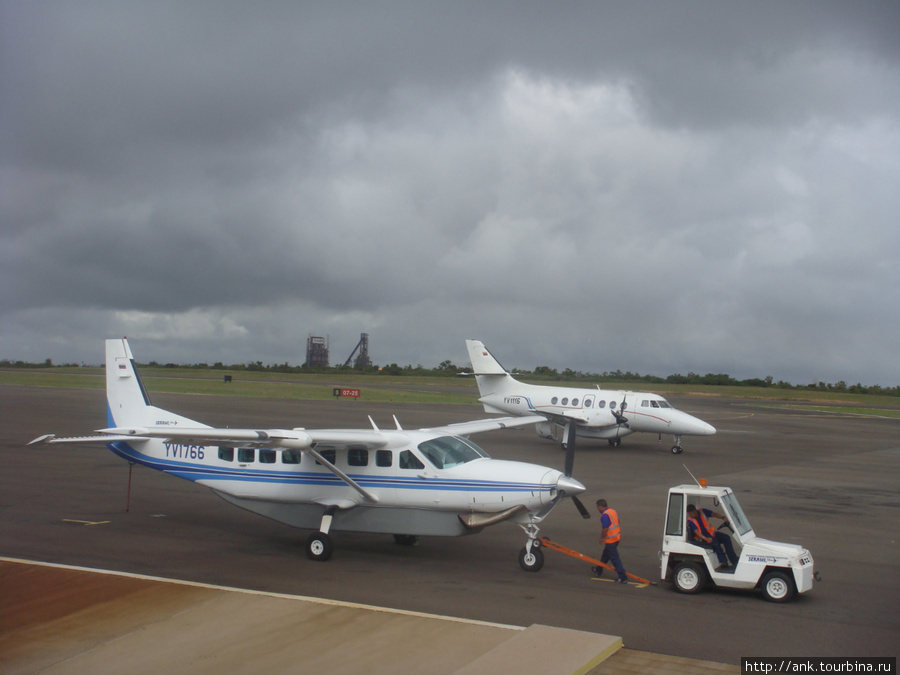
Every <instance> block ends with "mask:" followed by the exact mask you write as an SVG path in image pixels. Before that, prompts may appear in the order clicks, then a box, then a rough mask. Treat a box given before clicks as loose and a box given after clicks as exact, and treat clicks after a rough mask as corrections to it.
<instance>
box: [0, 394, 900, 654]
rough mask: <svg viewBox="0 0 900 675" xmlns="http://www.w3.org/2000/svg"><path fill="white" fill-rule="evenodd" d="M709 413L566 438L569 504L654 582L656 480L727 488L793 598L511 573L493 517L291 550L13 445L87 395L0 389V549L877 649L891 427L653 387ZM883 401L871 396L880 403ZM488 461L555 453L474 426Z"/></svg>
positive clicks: (574, 620) (580, 623) (893, 484)
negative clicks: (704, 431) (601, 505)
mask: <svg viewBox="0 0 900 675" xmlns="http://www.w3.org/2000/svg"><path fill="white" fill-rule="evenodd" d="M364 394H365V393H364V392H363V399H362V400H359V401H322V402H306V401H300V402H298V401H286V400H261V399H239V398H230V397H212V396H176V395H168V396H166V395H157V396H154V403H155V404H156V405H158V406H160V407H164V408H167V409H170V410H174V411H177V412H179V413H180V414H183V415H186V416H188V417H192V418H194V419H197V420H200V421H202V422H205V423H207V424H211V425H215V426H235V427H250V426H252V427H292V426H305V427H360V428H363V427H366V426H368V420H367V419H366V415H372V417H373V418H374V419H375V420H376V422H379V423H380V424H383V425H385V426H387V425H392V424H393V422H392V419H391V415H393V414H396V415H397V417H398V418H399V420H400V422H401V423H402V424H403V425H404V426H406V427H420V426H434V425H440V424H446V423H450V422H459V421H464V420H468V419H477V418H481V417H484V416H485V415H484V413H483V411H482V410H481V408H480V406H474V405H473V406H449V405H447V406H444V405H411V404H372V403H367V402H366V401H365V399H364ZM670 400H671V402H672V403H673V404H674V405H676V406H677V407H679V408H681V409H684V410H686V411H688V412H690V413H691V414H694V415H697V416H698V417H700V418H701V419H704V420H706V421H708V422H710V423H711V424H713V425H715V426H716V427H717V429H718V433H717V434H716V435H715V436H711V437H699V438H689V437H686V438H685V439H684V442H683V445H684V447H685V451H684V454H682V455H672V454H671V453H670V452H669V447H670V446H671V438H666V437H664V438H663V439H662V441H661V442H660V441H657V438H656V437H655V436H649V435H641V434H635V435H633V436H629V437H627V438H625V439H624V440H623V442H622V445H621V447H619V448H615V449H613V448H610V447H609V446H608V445H607V444H606V443H605V442H603V443H600V442H594V441H587V440H580V441H579V446H578V454H577V458H576V462H575V472H574V473H575V476H576V477H577V478H578V479H579V480H580V481H581V482H582V483H584V484H585V486H586V487H587V488H588V492H587V493H586V495H584V498H583V501H585V503H592V502H593V501H594V500H595V499H596V498H598V497H601V496H602V497H604V498H605V499H607V501H608V502H609V503H610V505H611V506H613V507H614V508H616V510H617V511H618V512H619V514H620V517H621V521H622V528H623V538H622V543H621V544H620V552H621V554H622V558H623V561H624V563H625V565H626V567H627V568H628V570H629V571H630V572H633V573H635V574H637V575H639V576H642V577H645V578H648V579H658V578H659V563H658V557H657V554H658V551H659V548H660V540H661V536H662V529H663V518H664V508H665V500H666V490H667V489H668V488H669V487H670V486H672V485H677V484H679V483H683V482H689V481H690V476H689V475H688V473H687V471H686V470H685V468H684V466H683V465H686V466H687V468H689V469H690V471H691V472H693V474H694V475H696V476H697V477H705V478H707V479H708V481H709V483H710V484H721V485H729V486H731V487H732V488H734V490H735V492H736V494H737V496H738V498H739V499H740V501H741V504H742V506H743V508H744V510H745V512H746V513H747V516H748V517H749V519H750V522H751V523H752V525H753V527H754V529H755V531H756V533H757V534H758V535H759V536H762V537H765V538H768V539H773V540H776V541H786V542H796V543H801V544H803V545H804V546H806V547H807V548H809V549H810V551H811V552H812V554H813V556H814V558H815V561H816V569H817V570H818V571H819V572H820V573H821V574H822V576H823V581H822V582H821V583H819V584H818V585H817V586H816V587H815V588H814V589H813V591H811V592H810V593H808V594H806V595H804V596H801V597H800V598H799V599H798V600H797V601H796V602H794V603H790V604H787V605H776V604H771V603H767V602H764V601H763V600H761V599H760V598H759V597H758V596H756V595H753V594H745V593H736V592H722V591H709V592H705V593H703V594H701V595H698V596H684V595H679V594H677V593H675V592H673V591H672V590H671V589H670V588H669V587H668V585H666V584H661V585H660V586H657V587H652V586H651V587H644V588H641V587H637V586H631V585H630V586H626V587H622V586H617V585H615V584H612V583H610V582H606V581H597V580H593V579H592V578H591V575H590V573H589V569H588V568H587V566H586V565H584V564H583V563H579V562H577V561H575V560H573V559H571V558H568V557H565V556H562V555H559V554H556V553H554V552H550V551H548V552H547V554H546V555H547V558H546V564H545V566H544V569H543V570H541V571H540V572H538V573H536V574H533V573H526V572H523V571H522V570H521V569H520V568H519V566H518V563H517V560H516V556H517V553H518V551H519V549H520V548H521V547H522V545H523V544H524V541H525V538H524V535H523V533H522V532H521V531H520V530H519V529H518V528H517V527H515V526H513V525H510V524H501V525H499V526H496V527H493V528H489V529H488V530H486V531H485V532H483V533H481V534H478V535H474V536H469V537H463V538H453V539H441V538H423V539H421V540H420V543H419V544H418V545H417V546H415V547H411V548H410V547H403V546H396V545H394V543H393V540H392V539H391V538H390V537H385V536H380V535H363V534H346V533H336V534H335V554H334V557H333V558H332V559H331V560H330V561H328V562H326V563H317V562H312V561H309V560H308V559H307V558H306V556H305V553H304V546H303V544H304V541H305V538H306V535H307V534H308V533H307V532H305V531H298V530H294V529H292V528H289V527H287V526H284V525H281V524H279V523H275V522H272V521H268V520H265V519H263V518H260V517H258V516H255V515H253V514H250V513H246V512H244V511H241V510H239V509H236V508H234V507H232V506H229V505H228V504H226V503H225V502H224V501H222V500H220V499H219V498H217V497H216V496H215V495H213V494H212V493H211V492H209V491H208V490H206V489H205V488H202V487H198V486H196V485H193V484H190V483H187V482H185V481H182V480H179V479H176V478H173V477H170V476H165V475H162V474H159V473H157V472H153V471H150V470H147V469H142V468H140V467H138V468H135V470H134V473H133V476H132V485H131V498H130V509H129V511H128V512H126V511H125V507H126V496H127V483H128V466H127V464H125V463H124V462H122V461H121V460H119V459H117V458H116V457H114V456H113V455H112V454H111V453H110V452H108V451H106V450H104V449H100V448H87V447H77V446H73V447H48V446H41V447H29V448H25V447H24V445H25V443H27V442H28V441H29V440H31V439H33V438H35V437H37V436H39V435H41V434H44V433H51V432H52V433H57V434H59V435H78V434H83V433H85V432H87V431H90V430H93V429H98V428H101V427H103V426H105V423H106V420H105V398H104V394H103V393H102V392H98V391H88V390H63V389H43V388H35V387H15V386H0V406H2V410H3V416H2V424H3V430H2V438H0V447H2V451H3V458H4V464H3V469H2V471H0V507H2V519H0V556H5V557H11V558H23V559H31V560H38V561H47V562H55V563H64V564H68V565H76V566H84V567H93V568H101V569H114V570H121V571H124V572H130V573H137V574H145V575H150V576H154V577H166V578H173V579H183V580H188V581H195V582H200V583H207V584H217V585H222V586H228V587H235V588H248V589H254V590H259V591H265V592H270V593H282V594H289V595H301V596H312V597H319V598H328V599H333V600H340V601H345V602H353V603H362V604H366V605H373V606H379V607H390V608H396V609H401V610H405V611H412V612H423V613H428V614H437V615H446V616H453V617H461V618H467V619H473V620H478V621H483V622H490V623H497V624H504V625H512V626H530V625H532V624H543V625H547V626H553V627H560V628H569V629H573V630H578V631H588V632H594V633H604V634H609V635H618V636H622V638H623V640H624V644H625V646H626V647H627V648H629V649H635V650H642V651H647V652H655V653H660V654H669V655H673V656H679V657H686V658H695V659H702V660H706V661H715V662H720V663H726V664H737V663H739V660H740V657H741V656H781V655H797V656H897V653H898V646H897V645H898V644H900V640H898V636H900V610H898V607H900V573H898V572H900V554H898V542H897V525H896V523H897V516H898V507H900V496H898V491H897V490H898V487H900V433H898V432H900V423H898V422H897V421H896V420H885V419H874V418H867V417H849V416H836V415H829V414H824V413H816V412H808V411H803V410H797V409H778V408H771V407H758V406H755V405H752V403H753V402H752V401H745V400H727V399H719V398H711V397H691V398H683V399H675V398H674V397H673V398H671V399H670ZM887 400H889V399H887ZM477 440H478V443H479V445H481V446H482V447H484V448H485V449H486V450H487V451H488V452H489V453H491V455H492V456H494V457H498V458H504V459H518V460H522V461H529V462H535V463H539V464H544V465H547V466H553V467H557V468H562V463H563V454H562V453H561V452H560V451H559V450H558V448H557V447H556V446H555V445H554V444H552V443H550V442H547V441H543V440H541V439H539V438H537V436H536V435H534V433H533V431H532V430H530V429H523V430H514V431H513V430H509V431H502V432H493V433H489V434H482V435H479V436H478V438H477ZM541 533H542V534H544V535H547V536H549V537H550V538H552V539H554V540H556V541H558V542H560V543H563V544H565V545H566V546H568V547H570V548H574V549H576V550H579V551H583V552H585V553H587V554H589V555H590V554H592V553H593V554H596V553H598V552H599V550H600V547H599V545H598V544H597V536H598V534H599V520H598V519H596V518H594V519H592V520H588V521H585V520H582V519H581V518H580V517H579V516H578V514H577V512H576V511H575V509H574V507H572V506H570V505H568V504H563V505H561V506H560V508H558V509H557V510H556V511H554V512H553V514H552V515H551V516H550V517H549V518H548V519H547V520H546V521H545V523H544V525H543V527H542V532H541Z"/></svg>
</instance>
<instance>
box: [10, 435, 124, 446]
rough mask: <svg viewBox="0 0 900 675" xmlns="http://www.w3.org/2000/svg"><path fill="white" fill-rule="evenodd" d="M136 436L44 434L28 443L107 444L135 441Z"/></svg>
mask: <svg viewBox="0 0 900 675" xmlns="http://www.w3.org/2000/svg"><path fill="white" fill-rule="evenodd" d="M133 440H135V437H134V436H120V435H114V434H104V435H99V434H98V435H94V436H70V437H68V438H57V436H56V434H44V435H43V436H38V437H37V438H35V439H34V440H33V441H29V442H28V443H26V445H36V444H38V443H97V444H98V445H106V444H107V443H115V442H116V441H133Z"/></svg>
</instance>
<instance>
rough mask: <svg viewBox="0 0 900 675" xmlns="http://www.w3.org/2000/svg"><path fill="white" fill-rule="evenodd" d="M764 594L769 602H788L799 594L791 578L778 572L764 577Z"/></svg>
mask: <svg viewBox="0 0 900 675" xmlns="http://www.w3.org/2000/svg"><path fill="white" fill-rule="evenodd" d="M762 592H763V597H764V598H765V599H766V600H768V601H769V602H787V601H788V600H790V599H791V598H793V597H794V596H795V595H796V594H797V588H796V587H795V586H794V580H793V579H791V577H789V576H788V575H787V574H786V573H785V572H779V571H777V570H776V571H774V572H769V573H768V574H767V575H766V576H764V577H763V580H762Z"/></svg>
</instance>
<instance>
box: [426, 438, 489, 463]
mask: <svg viewBox="0 0 900 675" xmlns="http://www.w3.org/2000/svg"><path fill="white" fill-rule="evenodd" d="M419 452H421V453H422V454H423V455H425V458H426V459H427V460H428V461H429V462H431V463H432V464H434V466H435V468H437V469H449V468H451V467H454V466H459V465H460V464H465V463H466V462H471V461H472V460H474V459H479V458H481V457H488V454H487V453H486V452H485V451H484V450H482V449H481V448H479V447H478V446H477V445H475V444H474V443H473V442H472V441H469V440H466V439H465V438H460V437H458V436H441V437H440V438H432V439H431V440H430V441H423V442H422V443H419Z"/></svg>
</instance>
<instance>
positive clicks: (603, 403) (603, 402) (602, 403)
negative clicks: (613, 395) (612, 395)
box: [597, 401, 606, 408]
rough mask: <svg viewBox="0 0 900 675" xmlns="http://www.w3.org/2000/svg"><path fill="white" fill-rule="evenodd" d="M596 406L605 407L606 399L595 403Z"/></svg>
mask: <svg viewBox="0 0 900 675" xmlns="http://www.w3.org/2000/svg"><path fill="white" fill-rule="evenodd" d="M597 407H598V408H605V407H606V401H600V402H599V403H598V404H597Z"/></svg>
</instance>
